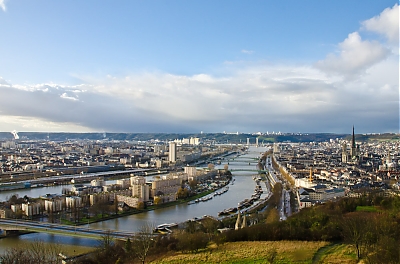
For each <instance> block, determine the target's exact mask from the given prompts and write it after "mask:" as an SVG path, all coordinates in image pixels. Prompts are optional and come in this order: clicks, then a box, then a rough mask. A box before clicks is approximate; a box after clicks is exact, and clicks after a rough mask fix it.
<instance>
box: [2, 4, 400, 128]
mask: <svg viewBox="0 0 400 264" xmlns="http://www.w3.org/2000/svg"><path fill="white" fill-rule="evenodd" d="M0 1H1V0H0ZM395 7H396V8H397V9H398V7H397V5H396V6H395ZM391 10H393V9H391ZM391 10H389V11H391ZM389 11H386V12H385V11H384V12H382V13H381V15H380V16H379V17H378V18H376V19H375V20H367V21H373V22H368V23H367V22H365V23H363V26H364V27H365V29H367V30H373V29H372V28H374V27H373V26H372V25H374V26H375V28H378V29H379V30H381V32H384V31H382V30H384V29H383V26H382V27H381V25H382V23H383V22H381V21H383V17H386V16H388V15H387V14H388V12H389ZM385 21H386V20H385ZM378 25H379V26H378ZM388 32H389V31H388ZM390 32H391V31H390ZM388 36H389V35H388ZM390 36H392V35H390ZM388 38H392V37H388ZM384 44H385V43H379V42H378V41H375V40H363V39H362V38H361V36H360V34H359V33H358V32H353V33H351V34H349V35H348V37H347V38H346V39H345V40H344V41H343V42H342V43H339V44H338V52H337V53H332V54H329V55H328V56H327V57H326V59H324V60H321V61H318V62H317V63H316V64H315V65H274V64H270V63H265V62H263V61H260V62H244V61H232V62H226V63H224V64H223V65H222V66H221V67H222V68H223V69H218V71H217V72H219V73H220V75H219V76H215V75H214V74H213V73H199V74H194V75H190V76H189V75H176V74H171V73H165V72H143V73H136V74H130V75H127V76H122V77H121V76H111V75H108V76H105V77H104V78H93V77H80V76H75V77H77V79H80V80H81V81H82V84H81V85H74V86H73V85H59V84H54V83H45V84H36V85H19V84H11V83H9V82H7V81H5V80H4V79H3V78H0V94H1V96H0V113H1V116H0V123H1V124H2V129H3V130H6V131H8V130H9V131H11V130H14V129H16V130H18V131H79V129H80V131H96V130H97V131H104V130H105V131H110V132H112V131H115V132H193V131H201V130H202V131H209V132H218V131H224V130H226V131H241V132H251V131H262V130H265V131H267V130H275V131H276V130H281V131H294V130H295V131H301V132H316V131H324V132H327V131H331V132H343V130H342V128H343V127H348V128H349V130H350V129H351V125H352V124H355V125H356V126H357V127H360V124H361V125H362V126H364V131H365V132H386V131H395V132H398V130H397V129H398V124H399V116H398V114H399V90H398V73H399V58H398V55H396V54H394V53H391V52H390V51H389V50H388V49H387V48H386V46H385V45H384ZM242 52H244V53H249V52H251V51H247V50H243V51H242ZM221 72H223V73H224V74H221ZM343 76H344V77H345V78H343ZM31 120H32V121H31ZM357 123H358V124H357ZM360 130H361V129H360ZM360 130H359V131H360Z"/></svg>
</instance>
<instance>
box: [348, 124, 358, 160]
mask: <svg viewBox="0 0 400 264" xmlns="http://www.w3.org/2000/svg"><path fill="white" fill-rule="evenodd" d="M350 156H351V158H352V159H355V158H356V157H357V147H356V137H355V135H354V126H353V138H352V140H351V150H350Z"/></svg>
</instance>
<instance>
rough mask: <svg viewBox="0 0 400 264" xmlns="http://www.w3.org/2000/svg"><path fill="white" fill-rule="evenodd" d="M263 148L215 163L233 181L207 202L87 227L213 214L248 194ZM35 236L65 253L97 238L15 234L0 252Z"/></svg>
mask: <svg viewBox="0 0 400 264" xmlns="http://www.w3.org/2000/svg"><path fill="white" fill-rule="evenodd" d="M265 151H267V149H266V148H262V147H250V148H249V151H248V152H247V153H246V154H244V155H242V156H240V157H235V158H234V159H232V157H231V158H230V159H229V160H228V159H225V160H223V161H222V162H221V164H220V165H217V166H216V168H223V167H224V165H225V164H228V166H229V169H231V170H233V172H232V175H233V179H234V184H229V191H228V192H226V193H224V194H222V195H219V196H214V197H213V199H211V200H209V201H207V202H200V203H196V204H191V205H187V204H180V205H176V206H171V207H167V208H162V209H157V210H154V211H148V212H144V213H140V214H134V215H129V216H125V217H120V218H117V219H111V220H107V221H103V222H98V223H92V224H90V228H96V229H106V230H108V229H110V230H120V231H138V230H140V228H141V227H143V226H145V225H151V226H156V225H159V224H163V223H179V222H184V221H186V220H188V219H192V218H194V217H201V216H203V215H211V216H215V217H216V216H217V214H218V212H219V211H222V210H224V209H227V208H230V207H237V204H238V202H240V201H242V200H244V199H246V198H250V197H251V195H252V194H253V192H254V188H255V185H256V183H255V181H254V180H253V178H252V176H253V175H255V174H256V172H255V171H250V170H256V165H257V160H256V159H254V158H257V157H259V156H260V155H261V154H262V153H264V152H265ZM247 169H249V171H235V170H247ZM107 183H109V182H107ZM62 188H70V186H67V185H64V186H54V187H44V188H36V189H24V190H21V191H20V190H16V191H11V192H9V193H8V194H4V193H1V194H0V199H2V200H4V199H5V197H6V196H5V195H8V196H10V195H12V194H13V193H18V195H19V196H24V195H28V196H31V197H38V196H40V195H43V194H46V193H61V190H62ZM2 195H3V196H2ZM38 239H39V240H41V241H44V242H46V243H61V244H64V245H66V246H65V247H64V246H63V250H64V251H65V253H66V254H73V255H75V254H78V252H79V253H80V252H85V251H87V250H88V247H89V249H90V247H94V246H96V245H97V244H98V241H97V240H93V239H84V238H71V237H66V236H60V235H50V234H44V233H41V234H27V235H21V236H19V237H9V238H3V239H0V253H2V252H4V251H5V250H6V249H7V248H10V247H15V246H17V245H18V246H19V245H24V244H27V243H28V244H29V243H30V242H32V241H34V240H38ZM68 245H69V246H68Z"/></svg>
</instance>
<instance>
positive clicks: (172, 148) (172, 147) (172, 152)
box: [168, 142, 176, 162]
mask: <svg viewBox="0 0 400 264" xmlns="http://www.w3.org/2000/svg"><path fill="white" fill-rule="evenodd" d="M168 160H169V162H176V143H175V142H169V150H168Z"/></svg>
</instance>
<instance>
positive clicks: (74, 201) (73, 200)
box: [65, 196, 82, 208]
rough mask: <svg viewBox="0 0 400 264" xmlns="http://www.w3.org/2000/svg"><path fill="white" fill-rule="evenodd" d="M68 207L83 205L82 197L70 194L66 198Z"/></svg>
mask: <svg viewBox="0 0 400 264" xmlns="http://www.w3.org/2000/svg"><path fill="white" fill-rule="evenodd" d="M65 205H66V207H67V208H76V207H81V206H82V198H81V197H79V196H68V197H66V198H65Z"/></svg>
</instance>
